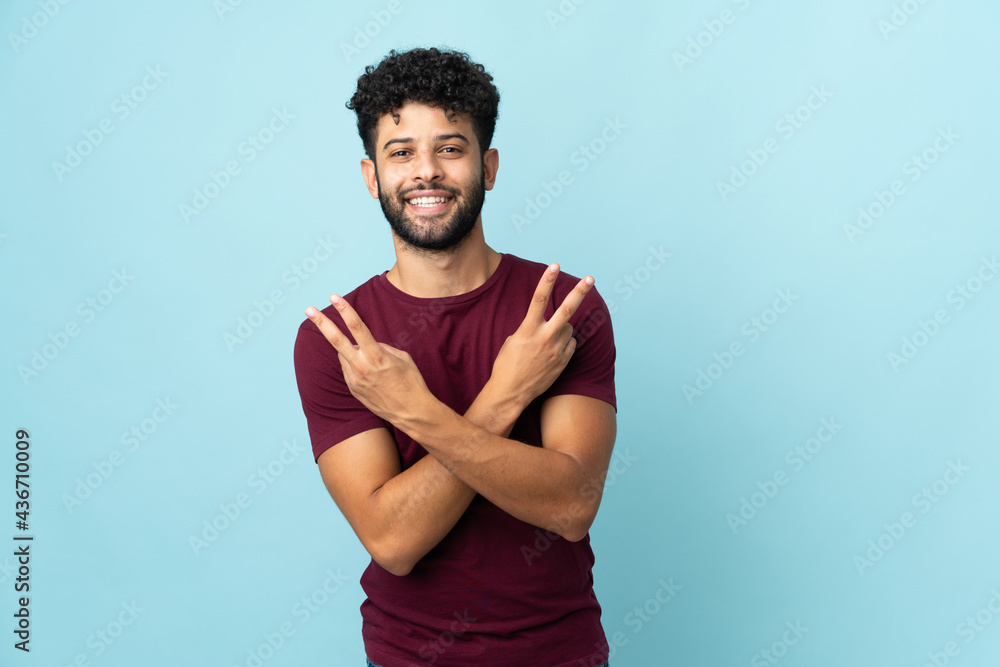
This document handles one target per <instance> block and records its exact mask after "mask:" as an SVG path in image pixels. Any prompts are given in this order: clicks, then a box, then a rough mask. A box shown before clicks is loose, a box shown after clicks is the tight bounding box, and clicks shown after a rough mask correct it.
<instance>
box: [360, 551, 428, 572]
mask: <svg viewBox="0 0 1000 667" xmlns="http://www.w3.org/2000/svg"><path fill="white" fill-rule="evenodd" d="M366 548H367V549H368V553H369V554H371V557H372V560H374V561H375V562H376V563H378V564H379V565H380V566H381V567H382V569H384V570H386V571H387V572H389V574H394V575H396V576H397V577H405V576H406V575H408V574H409V573H410V572H411V571H412V570H413V567H414V566H415V565H416V564H417V559H415V558H413V557H412V556H411V555H410V554H408V553H406V552H405V551H404V550H403V549H400V548H399V546H398V545H393V544H384V543H383V544H372V545H366Z"/></svg>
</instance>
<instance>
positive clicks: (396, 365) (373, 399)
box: [306, 294, 432, 426]
mask: <svg viewBox="0 0 1000 667" xmlns="http://www.w3.org/2000/svg"><path fill="white" fill-rule="evenodd" d="M330 302H331V303H332V304H333V306H334V308H336V309H337V311H338V312H339V313H340V316H341V317H342V318H343V320H344V324H345V325H347V328H348V330H349V331H350V332H351V335H352V336H353V337H354V340H355V341H357V343H358V344H357V345H351V341H350V340H349V339H348V338H347V337H346V336H345V335H344V334H343V333H341V331H340V329H338V328H337V325H336V324H334V323H333V322H331V321H330V319H329V318H328V317H326V316H325V315H324V314H323V313H321V312H320V311H318V310H316V309H315V308H311V307H310V308H307V309H306V316H307V317H308V318H309V319H310V320H311V321H312V322H313V324H315V325H316V326H317V327H318V328H319V330H320V332H321V333H322V334H323V335H324V336H325V337H326V339H327V340H328V341H330V344H331V345H333V347H334V349H336V350H337V357H338V358H339V359H340V366H341V368H342V369H343V371H344V380H346V381H347V387H348V388H349V389H350V390H351V394H353V395H354V397H355V398H357V399H358V400H359V401H361V403H363V404H364V406H365V407H366V408H368V409H369V410H371V411H372V412H373V413H375V414H376V415H377V416H379V417H380V418H382V419H385V420H386V421H388V422H390V423H391V424H393V425H395V426H399V424H400V423H401V422H403V421H404V420H405V419H407V418H408V417H409V416H411V415H412V414H413V412H414V409H415V408H417V406H419V404H420V398H421V397H422V396H425V397H432V395H431V392H430V390H429V389H428V388H427V384H426V383H425V382H424V378H423V376H422V375H421V374H420V371H419V370H418V369H417V365H416V364H415V363H414V362H413V358H412V357H410V355H409V353H408V352H405V351H403V350H399V349H396V348H394V347H392V346H391V345H387V344H385V343H379V342H378V341H376V340H375V339H374V338H373V337H372V333H371V331H369V330H368V327H367V326H366V325H365V323H364V322H362V321H361V317H360V316H358V313H357V312H356V311H355V310H354V308H352V307H351V305H350V304H349V303H347V302H346V301H345V300H344V299H342V298H340V297H339V296H337V295H336V294H334V295H332V296H331V297H330Z"/></svg>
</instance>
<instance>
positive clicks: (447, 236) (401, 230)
mask: <svg viewBox="0 0 1000 667" xmlns="http://www.w3.org/2000/svg"><path fill="white" fill-rule="evenodd" d="M375 182H376V183H377V184H378V202H379V204H380V205H381V206H382V213H384V214H385V219H386V220H388V221H389V226H390V227H391V228H392V231H393V232H394V233H395V234H396V236H398V237H399V238H400V240H402V241H403V242H404V243H406V244H407V245H410V246H412V247H414V248H419V249H420V250H432V251H442V250H451V249H454V248H455V247H457V246H458V245H459V244H460V243H461V242H462V241H464V240H465V239H466V237H468V236H469V233H470V232H471V231H472V230H473V228H474V227H475V226H476V221H477V220H478V219H479V214H480V212H481V211H482V209H483V202H484V201H485V200H486V188H485V170H484V168H483V167H480V169H479V178H478V179H477V180H474V181H473V182H472V183H470V184H469V185H468V186H467V187H466V188H465V191H464V192H462V191H460V190H456V189H455V188H449V187H444V186H440V185H438V186H427V187H419V188H416V190H443V191H445V192H447V193H448V194H450V195H451V196H452V197H455V201H454V202H453V203H454V210H453V211H452V212H451V215H450V217H448V218H444V217H443V214H442V215H436V216H433V217H431V216H420V217H416V216H414V217H413V218H411V217H410V215H409V212H408V211H407V210H406V206H407V204H406V200H404V199H403V196H402V195H395V194H389V193H386V192H384V191H383V190H382V183H381V182H380V181H379V177H378V169H376V170H375ZM408 192H413V190H410V191H408Z"/></svg>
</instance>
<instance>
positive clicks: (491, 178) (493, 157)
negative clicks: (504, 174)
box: [483, 148, 500, 190]
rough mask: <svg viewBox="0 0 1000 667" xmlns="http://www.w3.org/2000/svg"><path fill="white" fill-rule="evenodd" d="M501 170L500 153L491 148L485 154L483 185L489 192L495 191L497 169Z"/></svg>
mask: <svg viewBox="0 0 1000 667" xmlns="http://www.w3.org/2000/svg"><path fill="white" fill-rule="evenodd" d="M499 168H500V153H498V152H497V149H495V148H491V149H489V150H487V151H486V152H485V153H483V185H484V187H485V188H486V189H487V190H492V189H493V183H494V182H495V181H496V179H497V169H499Z"/></svg>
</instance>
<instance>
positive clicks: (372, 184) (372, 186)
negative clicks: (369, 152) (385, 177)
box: [361, 158, 378, 199]
mask: <svg viewBox="0 0 1000 667" xmlns="http://www.w3.org/2000/svg"><path fill="white" fill-rule="evenodd" d="M361 177H362V178H364V179H365V185H366V186H368V192H370V193H371V195H372V198H374V199H378V178H377V177H376V176H375V161H374V160H370V159H368V158H365V159H363V160H361Z"/></svg>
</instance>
